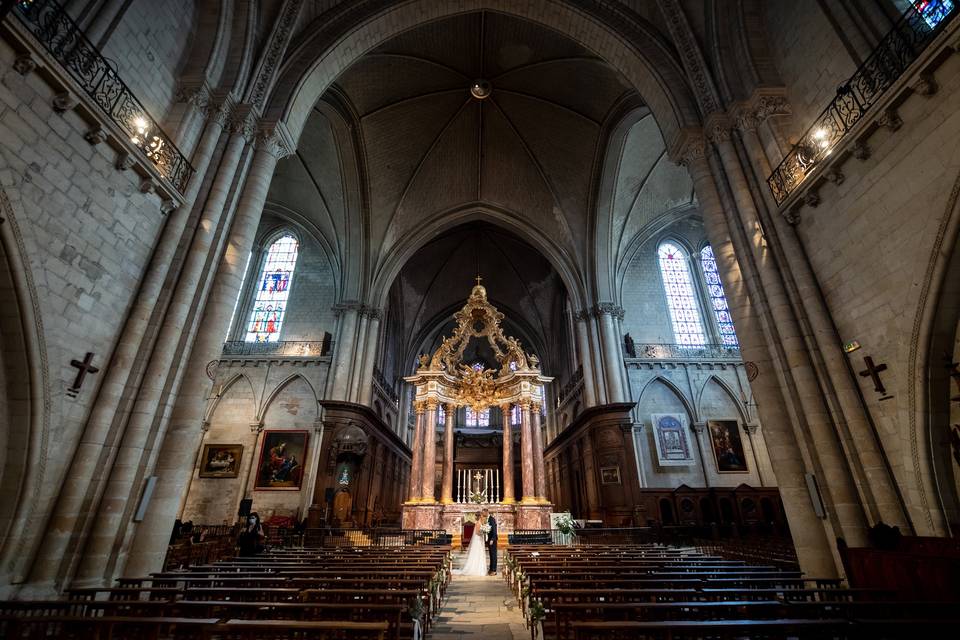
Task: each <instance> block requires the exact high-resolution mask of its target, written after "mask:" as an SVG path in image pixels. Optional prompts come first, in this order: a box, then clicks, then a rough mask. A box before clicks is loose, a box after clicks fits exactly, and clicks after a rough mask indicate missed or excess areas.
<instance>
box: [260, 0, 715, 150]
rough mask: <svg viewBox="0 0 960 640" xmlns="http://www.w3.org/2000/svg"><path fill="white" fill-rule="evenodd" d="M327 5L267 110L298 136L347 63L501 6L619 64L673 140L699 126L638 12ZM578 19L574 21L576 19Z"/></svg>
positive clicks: (475, 1)
mask: <svg viewBox="0 0 960 640" xmlns="http://www.w3.org/2000/svg"><path fill="white" fill-rule="evenodd" d="M345 4H346V5H347V6H346V7H344V9H342V10H339V11H337V10H333V11H329V12H325V13H324V14H323V15H322V16H321V17H320V18H318V19H317V22H316V24H311V25H308V26H307V27H306V28H305V29H303V30H302V32H301V33H302V34H304V35H302V36H300V38H299V39H298V41H297V42H294V43H292V45H291V47H290V52H289V56H288V57H287V60H286V62H285V63H284V67H283V69H282V70H281V74H280V77H279V79H278V81H277V83H276V85H275V86H274V89H273V91H272V93H271V96H270V100H269V102H268V108H267V116H268V117H269V118H271V119H275V120H277V121H283V122H285V123H286V124H287V127H288V128H289V130H290V132H291V135H292V137H293V139H294V140H296V139H298V138H299V135H300V132H301V131H302V129H303V126H304V123H305V122H306V120H307V117H308V116H309V114H310V111H311V109H312V108H313V105H315V104H316V102H317V101H318V100H319V99H320V96H321V95H322V94H323V93H324V92H325V91H326V89H327V88H328V87H329V86H330V84H331V83H332V82H333V81H334V79H335V78H336V77H337V76H338V75H340V73H341V72H343V71H344V70H345V69H346V68H347V67H348V66H350V64H352V63H353V62H354V61H355V60H357V59H358V58H359V57H360V56H362V55H363V54H364V53H366V52H367V51H370V50H372V49H374V48H376V47H377V46H379V45H380V44H383V43H384V42H386V41H388V40H389V39H390V38H392V37H394V36H395V35H398V34H400V33H402V32H404V31H408V30H410V29H412V28H414V27H416V26H419V25H421V24H424V23H426V22H431V21H435V20H440V19H443V18H446V17H449V16H453V15H457V14H461V13H468V12H475V11H483V10H486V11H496V12H500V13H504V14H508V15H511V16H514V17H516V18H521V19H525V20H529V21H531V22H535V23H537V24H540V25H541V26H544V27H546V28H549V29H552V30H554V31H557V32H559V33H561V34H563V35H566V36H568V37H570V38H571V39H573V40H575V41H576V42H578V43H579V44H580V45H582V46H584V47H585V48H587V49H588V50H590V51H591V52H593V53H594V54H596V55H597V56H599V57H600V58H602V59H603V60H605V61H606V62H607V63H608V64H610V65H611V66H612V67H614V68H615V69H616V70H617V71H618V72H619V73H620V74H621V75H622V76H623V77H624V78H625V79H626V80H627V82H629V83H630V84H631V85H633V86H634V87H635V88H636V89H637V90H638V91H639V92H640V94H641V95H642V96H643V97H644V100H645V101H646V102H647V104H649V105H650V108H651V110H652V111H653V112H654V113H655V114H656V116H657V121H658V123H659V125H660V128H661V130H662V132H663V136H664V139H665V140H667V141H672V140H673V139H674V137H675V136H677V135H678V134H679V133H680V131H681V130H682V129H683V128H684V127H687V126H697V125H699V121H700V116H699V108H698V106H697V103H696V100H695V99H694V97H693V90H692V89H691V88H690V85H689V84H688V82H687V78H686V74H685V73H684V71H683V69H682V68H681V66H680V65H679V64H678V62H677V60H676V56H675V53H674V51H673V48H672V46H671V45H670V44H669V40H668V38H667V37H666V35H665V34H663V33H661V32H660V31H659V30H658V29H657V28H656V27H655V26H654V25H653V24H651V23H649V22H647V21H646V20H644V19H643V18H642V17H641V16H640V15H639V14H637V13H635V12H633V11H629V10H627V9H626V8H618V7H615V6H613V5H612V4H610V3H603V2H597V1H593V0H586V1H584V0H579V1H578V2H568V1H562V0H552V1H547V2H541V3H533V2H531V3H518V2H512V1H511V0H466V1H464V0H415V1H412V2H406V3H401V4H391V5H385V4H384V3H379V2H373V1H367V2H353V3H345ZM575 25H576V26H575Z"/></svg>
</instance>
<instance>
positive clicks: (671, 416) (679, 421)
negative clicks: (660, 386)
mask: <svg viewBox="0 0 960 640" xmlns="http://www.w3.org/2000/svg"><path fill="white" fill-rule="evenodd" d="M651 418H652V421H653V441H654V444H655V445H656V449H657V460H658V461H659V462H660V466H663V467H679V466H685V465H689V464H693V449H692V448H691V446H690V436H689V434H688V433H687V416H685V415H683V414H682V413H654V414H652V415H651Z"/></svg>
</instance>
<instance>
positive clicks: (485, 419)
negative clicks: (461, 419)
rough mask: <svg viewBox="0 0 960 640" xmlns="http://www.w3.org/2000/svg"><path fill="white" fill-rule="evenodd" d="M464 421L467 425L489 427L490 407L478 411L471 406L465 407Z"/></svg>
mask: <svg viewBox="0 0 960 640" xmlns="http://www.w3.org/2000/svg"><path fill="white" fill-rule="evenodd" d="M466 418H467V419H466V423H467V426H468V427H489V426H490V409H484V410H483V411H481V412H480V413H477V412H476V411H474V410H473V407H470V406H468V407H467V416H466Z"/></svg>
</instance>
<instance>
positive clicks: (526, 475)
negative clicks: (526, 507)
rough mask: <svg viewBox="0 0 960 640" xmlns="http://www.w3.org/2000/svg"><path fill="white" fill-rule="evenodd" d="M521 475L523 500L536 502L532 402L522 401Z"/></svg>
mask: <svg viewBox="0 0 960 640" xmlns="http://www.w3.org/2000/svg"><path fill="white" fill-rule="evenodd" d="M520 475H521V479H522V480H523V498H521V500H520V501H521V502H526V503H530V502H536V501H537V497H536V495H535V494H536V487H535V486H534V482H533V432H532V429H531V428H530V402H528V401H524V402H522V403H520Z"/></svg>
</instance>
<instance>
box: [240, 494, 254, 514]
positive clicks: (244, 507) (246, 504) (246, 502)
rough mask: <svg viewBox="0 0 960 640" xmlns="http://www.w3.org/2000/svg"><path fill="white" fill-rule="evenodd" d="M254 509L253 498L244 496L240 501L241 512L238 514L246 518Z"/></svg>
mask: <svg viewBox="0 0 960 640" xmlns="http://www.w3.org/2000/svg"><path fill="white" fill-rule="evenodd" d="M252 510H253V498H244V499H243V500H241V501H240V512H239V513H238V514H237V515H239V516H240V517H241V518H246V517H247V516H248V515H250V512H251V511H252Z"/></svg>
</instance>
